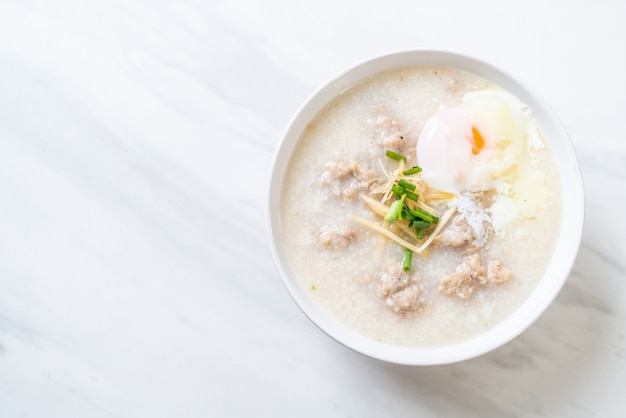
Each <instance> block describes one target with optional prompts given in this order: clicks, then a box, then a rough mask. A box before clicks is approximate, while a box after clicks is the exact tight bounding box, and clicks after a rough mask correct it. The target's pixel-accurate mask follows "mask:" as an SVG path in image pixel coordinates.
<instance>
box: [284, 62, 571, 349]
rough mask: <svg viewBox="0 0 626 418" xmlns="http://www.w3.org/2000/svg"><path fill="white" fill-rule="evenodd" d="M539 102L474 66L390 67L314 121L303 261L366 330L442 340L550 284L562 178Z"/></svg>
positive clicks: (301, 149)
mask: <svg viewBox="0 0 626 418" xmlns="http://www.w3.org/2000/svg"><path fill="white" fill-rule="evenodd" d="M559 182H560V180H559V178H558V173H557V168H556V164H555V162H554V160H553V156H552V151H551V149H550V145H549V142H548V141H547V140H546V138H543V136H542V133H541V130H540V128H539V127H538V126H537V124H536V122H535V120H534V118H533V116H532V112H531V110H530V109H528V108H527V106H525V105H524V104H523V103H521V102H520V101H519V100H518V99H517V98H515V97H514V96H512V95H511V94H510V93H508V92H506V91H504V90H503V89H501V88H500V87H498V86H497V85H494V84H493V83H491V82H489V81H488V80H486V79H484V78H482V77H479V76H477V75H475V74H472V73H469V72H466V71H462V70H457V69H451V68H441V67H425V66H419V67H407V68H402V69H397V70H393V71H388V72H384V73H381V74H378V75H376V76H375V77H371V78H368V79H366V80H364V81H362V82H361V83H359V84H357V85H355V86H353V87H351V88H350V89H348V90H347V91H345V92H343V93H342V94H341V95H339V96H338V97H337V98H336V99H335V100H333V101H332V102H331V103H329V104H328V105H327V106H326V107H325V108H324V109H323V110H322V111H321V112H320V113H319V114H318V115H317V116H316V117H315V119H314V120H313V121H312V122H311V123H310V124H309V125H308V126H307V128H306V129H305V131H304V133H303V134H302V136H301V138H300V140H299V142H298V145H297V146H296V149H295V150H294V153H293V155H292V157H291V161H290V165H289V168H288V170H287V174H286V176H285V179H284V184H283V189H282V201H281V222H282V231H283V234H284V238H285V243H286V248H287V252H288V256H289V260H290V263H291V264H292V266H293V269H294V271H295V272H296V274H297V275H298V278H299V280H300V282H301V284H302V286H304V288H305V289H307V291H308V293H309V294H310V297H311V298H313V299H314V300H315V301H316V302H317V303H318V304H319V305H321V306H322V307H323V308H324V310H325V311H327V312H328V314H329V315H331V316H333V317H335V318H336V319H337V320H338V321H340V322H341V323H343V324H344V325H346V326H348V327H350V328H352V329H355V330H356V331H357V332H359V333H361V334H363V335H365V336H367V337H369V338H371V339H374V340H377V341H380V342H383V343H386V344H393V345H403V346H419V347H434V346H441V345H445V344H451V343H455V342H460V341H463V340H466V339H468V338H471V337H472V336H475V335H478V334H480V333H482V332H484V331H486V330H487V329H489V328H492V327H494V326H495V325H496V324H498V323H499V322H501V321H502V320H503V319H504V318H506V317H507V316H508V315H510V314H511V313H512V312H513V311H514V310H515V309H517V308H518V307H519V306H520V305H521V304H522V303H523V302H524V300H525V299H526V298H527V297H528V296H529V295H530V293H531V292H532V291H533V289H534V288H535V287H536V286H537V283H538V282H539V280H540V278H541V276H542V274H543V272H544V271H545V269H546V267H547V265H548V263H549V261H550V258H551V254H552V251H553V247H554V244H555V240H556V237H557V234H558V232H559V231H558V225H559V222H558V220H559V216H560V211H561V208H560V191H559V190H560V185H559Z"/></svg>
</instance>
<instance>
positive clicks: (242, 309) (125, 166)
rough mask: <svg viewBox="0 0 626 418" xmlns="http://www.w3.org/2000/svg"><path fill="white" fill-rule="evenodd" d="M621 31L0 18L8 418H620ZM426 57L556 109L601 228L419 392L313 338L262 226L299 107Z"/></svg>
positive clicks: (353, 15)
mask: <svg viewBox="0 0 626 418" xmlns="http://www.w3.org/2000/svg"><path fill="white" fill-rule="evenodd" d="M625 17H626V3H624V2H621V1H619V0H612V1H611V0H601V1H597V2H584V1H576V2H572V1H565V0H561V1H553V2H544V1H539V0H531V1H524V2H516V3H512V2H495V1H487V0H478V1H473V2H465V1H460V0H459V1H447V2H445V1H415V2H414V1H408V0H407V1H397V0H388V1H385V2H375V1H356V0H351V1H343V2H338V1H329V0H317V1H315V2H306V3H303V2H286V1H277V0H271V1H264V2H255V1H251V0H247V1H241V0H231V1H212V0H209V1H198V0H181V1H177V2H171V1H164V0H159V1H156V0H154V1H148V0H129V1H122V0H112V1H95V0H80V1H79V0H59V1H56V2H48V1H43V0H40V1H36V0H0V417H133V418H135V417H152V418H158V417H222V416H232V417H235V416H236V417H243V416H246V417H247V416H252V417H256V416H272V417H276V416H285V417H292V416H312V417H335V416H337V417H348V416H350V417H386V416H394V417H400V416H407V417H408V416H412V417H413V416H423V417H430V416H433V417H434V416H437V417H446V416H481V417H490V416H494V417H496V416H497V417H509V416H511V417H513V416H520V417H522V416H523V417H555V416H559V417H566V416H572V417H594V416H597V417H610V416H624V415H623V414H624V411H625V410H626V397H625V396H624V393H625V392H624V391H625V388H626V337H625V333H626V298H625V295H626V261H625V260H626V239H625V238H624V237H625V235H624V234H625V232H626V217H625V216H624V215H623V213H624V208H625V206H624V204H625V203H626V133H625V132H626V128H625V126H624V121H625V120H626V81H625V80H626V78H625V77H626V54H625V53H624V47H625V44H626V25H625V24H624V18H625ZM419 47H431V48H444V49H452V50H456V51H460V52H465V53H468V54H472V55H475V56H477V57H479V58H483V59H486V60H489V61H491V62H493V63H494V64H496V65H498V66H500V67H502V68H504V69H505V70H508V71H511V72H512V73H514V74H516V75H518V76H520V77H521V78H522V79H525V80H526V81H528V82H529V83H530V84H531V85H533V86H534V87H535V88H536V89H537V90H538V91H539V92H541V93H542V95H543V96H544V97H545V98H546V100H547V101H548V102H549V103H550V104H551V105H552V106H553V108H554V110H555V111H556V112H557V113H558V114H559V116H560V117H561V119H562V121H563V123H564V124H565V126H566V128H567V129H568V131H569V133H570V135H571V138H572V141H573V143H574V145H575V147H576V149H577V152H578V155H579V157H580V160H581V165H582V170H583V176H584V181H585V186H586V208H587V221H586V226H585V230H584V235H583V245H582V248H581V250H580V253H579V256H578V259H577V261H576V263H575V265H574V269H573V272H572V274H571V276H570V278H569V280H568V282H567V284H566V286H565V287H564V289H563V291H562V292H561V294H560V295H559V297H558V298H557V299H556V301H555V303H554V304H553V305H552V306H551V307H550V308H549V309H548V310H547V312H546V313H545V314H544V315H543V316H542V317H541V318H540V319H539V320H538V321H537V322H536V323H535V324H534V325H533V326H532V327H531V328H530V329H528V330H527V331H526V332H525V333H523V334H522V335H521V336H520V337H519V338H517V339H516V340H514V341H513V342H511V343H509V344H507V345H506V346H504V347H502V348H500V349H498V350H496V351H494V352H491V353H489V354H486V355H484V356H482V357H479V358H476V359H473V360H469V361H465V362H462V363H457V364H452V365H446V366H437V367H421V368H419V367H416V368H412V367H402V366H396V365H391V364H386V363H383V362H379V361H375V360H371V359H368V358H365V357H363V356H361V355H358V354H355V353H353V352H351V351H350V350H348V349H346V348H344V347H342V346H340V345H339V344H337V343H336V342H334V341H332V340H331V339H329V338H328V337H327V336H326V335H324V334H323V333H321V332H320V331H319V330H318V329H317V328H316V327H315V326H313V325H312V324H311V323H310V322H309V321H308V320H307V319H306V318H305V317H304V316H303V315H302V313H301V312H300V311H299V310H298V308H297V307H296V306H295V304H294V303H293V302H292V300H291V299H290V298H289V296H288V294H287V292H286V291H285V289H284V288H283V286H282V284H281V282H280V279H279V277H278V275H277V273H276V271H275V269H274V266H273V263H272V260H271V257H270V254H269V250H268V244H267V237H266V229H265V210H266V194H267V191H266V189H267V185H268V175H269V169H270V162H271V159H272V155H273V152H274V150H275V149H276V146H277V144H278V140H279V136H280V133H281V131H282V130H283V128H284V127H285V126H286V124H287V122H288V120H289V118H290V117H291V115H292V113H293V112H294V111H295V109H296V108H297V106H298V105H299V104H300V102H301V101H303V100H304V99H305V98H306V96H308V94H309V93H311V92H312V91H313V89H314V88H315V87H316V86H317V85H318V84H319V83H321V82H323V81H324V80H326V79H328V78H329V77H331V76H332V75H334V74H335V73H336V72H338V71H339V70H341V69H343V68H344V67H345V66H347V65H350V64H352V63H353V62H355V61H361V60H363V59H366V58H369V57H371V56H373V55H377V54H381V53H385V52H391V51H395V50H399V49H407V48H419Z"/></svg>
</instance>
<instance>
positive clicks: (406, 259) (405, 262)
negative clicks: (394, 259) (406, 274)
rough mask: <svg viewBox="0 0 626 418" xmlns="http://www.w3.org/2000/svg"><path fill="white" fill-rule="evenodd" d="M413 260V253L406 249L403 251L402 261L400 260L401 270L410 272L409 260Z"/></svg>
mask: <svg viewBox="0 0 626 418" xmlns="http://www.w3.org/2000/svg"><path fill="white" fill-rule="evenodd" d="M412 259H413V251H411V250H409V249H408V248H405V249H404V260H402V270H404V271H409V270H411V260H412Z"/></svg>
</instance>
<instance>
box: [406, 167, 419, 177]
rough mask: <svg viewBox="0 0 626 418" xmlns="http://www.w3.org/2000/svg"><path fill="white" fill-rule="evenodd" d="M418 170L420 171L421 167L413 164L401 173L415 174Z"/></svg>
mask: <svg viewBox="0 0 626 418" xmlns="http://www.w3.org/2000/svg"><path fill="white" fill-rule="evenodd" d="M420 171H422V167H418V166H414V167H412V168H409V169H408V170H404V171H403V172H402V174H404V175H405V176H410V175H411V174H417V173H419V172H420Z"/></svg>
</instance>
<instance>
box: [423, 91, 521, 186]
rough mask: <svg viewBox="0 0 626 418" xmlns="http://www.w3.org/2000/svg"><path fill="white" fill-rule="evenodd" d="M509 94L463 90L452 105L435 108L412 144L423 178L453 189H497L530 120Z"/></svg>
mask: <svg viewBox="0 0 626 418" xmlns="http://www.w3.org/2000/svg"><path fill="white" fill-rule="evenodd" d="M529 113H530V112H529V111H528V110H527V108H526V107H525V106H524V105H523V104H522V103H521V102H520V101H519V100H518V99H517V98H515V97H514V96H512V95H511V94H510V93H507V92H503V91H491V90H483V91H476V92H472V93H468V94H466V95H465V96H464V97H463V99H462V103H461V104H460V105H458V106H455V107H451V108H448V109H445V110H442V111H439V112H438V113H436V114H435V115H434V116H432V117H431V118H430V119H429V120H428V121H427V122H426V124H425V125H424V129H423V130H422V133H421V135H420V137H419V140H418V142H417V149H416V153H417V161H418V164H419V165H420V166H421V167H422V169H423V172H422V177H423V179H424V180H425V181H426V182H427V183H428V184H429V185H430V186H431V187H433V188H436V189H440V190H445V191H448V192H453V193H456V194H458V193H460V192H462V191H481V190H489V189H493V188H495V187H497V186H498V185H499V183H500V182H501V181H502V177H503V176H506V175H507V172H510V171H514V170H513V169H514V167H515V166H516V162H517V161H518V157H519V155H520V154H521V153H523V152H524V150H525V149H526V144H527V137H528V134H529V131H530V128H531V124H532V118H531V115H530V114H529Z"/></svg>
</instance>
